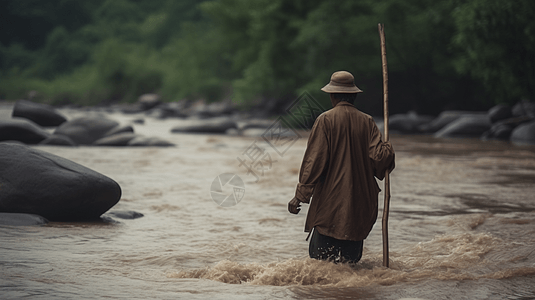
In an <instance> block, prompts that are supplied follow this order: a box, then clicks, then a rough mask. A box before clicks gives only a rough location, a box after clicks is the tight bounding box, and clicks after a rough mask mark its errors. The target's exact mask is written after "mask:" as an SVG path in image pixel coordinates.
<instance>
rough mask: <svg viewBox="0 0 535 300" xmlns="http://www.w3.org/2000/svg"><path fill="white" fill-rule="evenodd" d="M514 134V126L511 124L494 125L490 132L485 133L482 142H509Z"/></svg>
mask: <svg viewBox="0 0 535 300" xmlns="http://www.w3.org/2000/svg"><path fill="white" fill-rule="evenodd" d="M511 132H513V126H511V125H509V124H503V123H496V124H493V125H492V127H491V128H490V130H488V131H486V132H485V133H483V135H482V136H481V139H482V140H502V141H507V140H509V137H510V136H511Z"/></svg>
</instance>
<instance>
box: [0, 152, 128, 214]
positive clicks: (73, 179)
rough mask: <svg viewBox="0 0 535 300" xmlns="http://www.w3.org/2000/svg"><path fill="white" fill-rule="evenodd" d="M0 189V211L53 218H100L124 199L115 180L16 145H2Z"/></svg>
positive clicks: (52, 156) (58, 158)
mask: <svg viewBox="0 0 535 300" xmlns="http://www.w3.org/2000/svg"><path fill="white" fill-rule="evenodd" d="M0 189H1V191H2V192H1V193H0V212H9V213H28V214H37V215H40V216H43V217H45V218H47V219H48V220H50V221H81V220H92V219H98V218H99V217H100V215H102V214H103V213H104V212H106V211H107V210H109V209H110V208H111V207H113V206H114V205H115V204H116V203H117V202H119V199H120V198H121V187H120V186H119V185H118V184H117V183H116V182H115V181H114V180H112V179H110V178H108V177H106V176H104V175H102V174H100V173H97V172H95V171H93V170H91V169H89V168H86V167H84V166H81V165H79V164H77V163H75V162H72V161H70V160H67V159H65V158H62V157H59V156H56V155H53V154H50V153H47V152H45V151H42V150H39V149H33V148H30V147H27V146H21V145H16V144H0Z"/></svg>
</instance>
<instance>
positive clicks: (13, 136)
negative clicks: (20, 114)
mask: <svg viewBox="0 0 535 300" xmlns="http://www.w3.org/2000/svg"><path fill="white" fill-rule="evenodd" d="M49 136H50V134H49V133H48V132H46V131H44V130H43V129H42V128H41V127H39V126H38V125H37V124H35V123H34V122H32V121H30V120H26V119H18V118H17V119H7V120H0V141H8V140H12V141H19V142H23V143H25V144H37V143H39V142H41V141H43V140H44V139H46V138H48V137H49Z"/></svg>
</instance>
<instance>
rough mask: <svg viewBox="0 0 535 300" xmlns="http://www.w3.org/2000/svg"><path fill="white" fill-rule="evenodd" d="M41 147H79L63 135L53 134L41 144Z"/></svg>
mask: <svg viewBox="0 0 535 300" xmlns="http://www.w3.org/2000/svg"><path fill="white" fill-rule="evenodd" d="M39 144H40V145H53V146H71V147H75V146H78V145H76V143H75V142H74V141H73V140H71V138H69V137H68V136H65V135H61V134H53V135H51V136H49V137H48V138H46V139H45V140H43V141H41V142H40V143H39Z"/></svg>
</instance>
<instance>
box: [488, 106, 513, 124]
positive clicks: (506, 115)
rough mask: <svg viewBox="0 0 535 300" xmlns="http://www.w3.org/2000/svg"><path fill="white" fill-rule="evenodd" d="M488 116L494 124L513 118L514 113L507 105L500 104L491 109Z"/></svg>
mask: <svg viewBox="0 0 535 300" xmlns="http://www.w3.org/2000/svg"><path fill="white" fill-rule="evenodd" d="M488 116H489V119H490V122H491V123H493V124H494V123H496V122H498V121H501V120H505V119H510V118H512V117H513V111H512V109H511V107H510V106H509V105H507V104H498V105H496V106H493V107H492V108H491V109H489V112H488Z"/></svg>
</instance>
